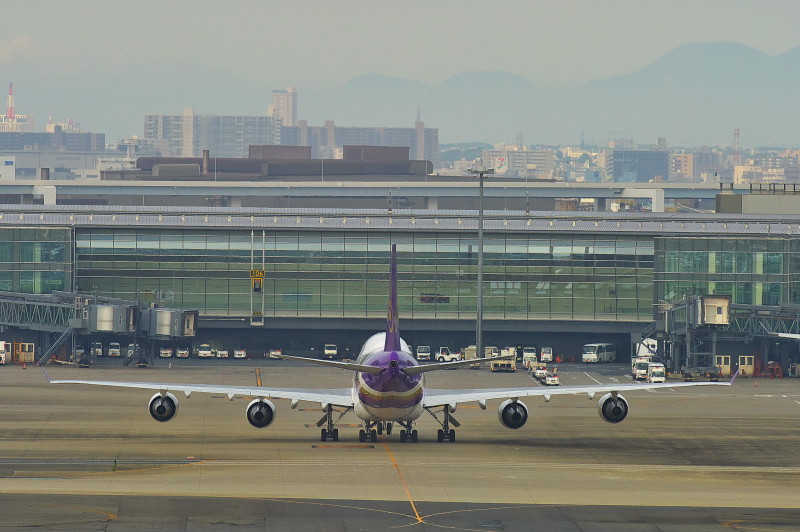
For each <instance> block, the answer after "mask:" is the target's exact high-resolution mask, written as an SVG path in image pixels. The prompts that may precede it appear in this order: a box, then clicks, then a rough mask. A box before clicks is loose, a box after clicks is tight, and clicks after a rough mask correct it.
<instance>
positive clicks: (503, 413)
mask: <svg viewBox="0 0 800 532" xmlns="http://www.w3.org/2000/svg"><path fill="white" fill-rule="evenodd" d="M497 417H498V418H499V419H500V423H502V424H503V426H504V427H506V428H507V429H518V428H520V427H521V426H522V425H524V424H525V422H526V421H528V407H527V406H525V403H523V402H522V401H512V400H511V399H506V400H505V401H503V402H502V403H500V408H499V409H498V410H497Z"/></svg>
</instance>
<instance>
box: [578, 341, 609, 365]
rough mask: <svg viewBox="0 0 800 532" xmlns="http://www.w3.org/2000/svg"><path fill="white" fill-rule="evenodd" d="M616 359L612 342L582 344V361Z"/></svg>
mask: <svg viewBox="0 0 800 532" xmlns="http://www.w3.org/2000/svg"><path fill="white" fill-rule="evenodd" d="M616 359H617V348H616V346H615V345H614V344H586V345H584V346H583V356H582V357H581V360H582V361H583V362H591V363H594V362H613V361H615V360H616Z"/></svg>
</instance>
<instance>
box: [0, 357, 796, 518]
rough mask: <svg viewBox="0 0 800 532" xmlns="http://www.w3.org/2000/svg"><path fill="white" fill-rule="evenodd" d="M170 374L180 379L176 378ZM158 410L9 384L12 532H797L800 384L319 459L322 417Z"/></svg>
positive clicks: (660, 394)
mask: <svg viewBox="0 0 800 532" xmlns="http://www.w3.org/2000/svg"><path fill="white" fill-rule="evenodd" d="M170 365H171V367H170ZM256 368H260V371H261V378H262V381H263V384H264V385H265V386H270V385H275V386H279V387H305V388H335V387H347V386H349V384H350V379H351V375H350V374H349V373H348V372H342V371H337V370H333V369H329V368H321V367H316V366H305V365H298V364H296V363H289V362H288V361H274V360H253V361H250V360H227V361H218V360H203V361H196V360H188V361H185V360H181V361H174V360H173V361H171V364H170V361H166V360H162V361H159V362H158V363H156V364H155V365H153V366H151V367H149V368H147V369H140V368H133V367H127V368H126V367H123V366H122V365H121V361H117V360H111V361H109V360H106V361H102V363H100V364H98V365H97V366H95V367H93V368H89V369H79V368H75V367H48V372H49V373H50V376H51V377H54V378H92V379H108V380H112V379H113V380H131V381H133V380H135V381H143V380H146V381H154V382H203V383H211V384H214V383H219V384H223V383H224V384H252V383H254V382H255V379H256V376H255V370H256ZM625 370H626V367H625V366H624V365H602V366H583V365H578V364H576V365H564V366H560V367H559V376H560V377H561V381H562V383H564V384H565V385H570V384H590V383H593V382H595V381H599V382H601V383H604V384H606V383H616V382H618V383H624V382H629V380H628V378H627V377H626V376H625V375H624V373H625ZM524 384H528V385H531V386H537V385H538V384H537V383H535V382H534V381H532V380H531V379H530V378H529V377H528V376H527V375H526V374H525V373H524V372H517V373H515V374H492V373H490V372H489V371H488V370H479V371H470V370H467V369H461V370H455V371H442V372H435V373H430V374H428V377H427V386H428V387H432V388H481V387H505V386H508V387H511V386H519V385H524ZM153 393H154V392H153V391H147V390H129V389H114V388H105V387H89V386H79V385H50V384H48V383H47V381H46V379H45V377H44V375H43V373H42V372H41V370H40V369H38V368H28V369H27V370H22V369H21V368H19V367H16V366H5V367H0V405H2V414H0V530H16V529H30V528H38V529H43V530H76V529H81V530H227V529H236V530H378V529H386V528H392V527H398V528H406V527H411V528H413V529H415V530H440V529H442V528H446V529H450V530H482V531H486V530H498V531H499V530H506V531H510V530H548V531H549V530H554V531H562V530H564V531H567V530H568V531H578V530H580V531H627V530H631V531H638V530H661V531H670V530H675V531H678V530H680V531H694V530H698V531H705V530H765V531H783V530H800V510H798V506H800V452H798V440H799V439H800V379H784V380H766V379H758V380H755V379H741V380H739V381H737V382H736V383H735V384H734V386H732V387H730V388H726V387H698V388H691V389H686V388H677V389H673V390H669V389H667V390H660V391H657V392H646V391H642V392H631V393H629V394H626V397H627V399H628V401H629V403H630V406H631V413H630V415H629V416H628V419H626V420H625V421H624V422H622V423H620V424H618V425H610V424H608V423H605V422H604V421H603V420H601V419H600V417H598V415H597V398H595V399H594V400H592V401H587V399H586V396H585V395H584V396H563V397H562V396H556V397H553V399H552V400H551V401H550V402H549V403H545V401H544V400H543V399H541V398H531V399H529V400H526V403H527V405H528V407H529V410H530V418H529V420H528V423H527V424H526V425H525V426H524V427H523V428H521V429H519V430H516V431H514V430H508V429H505V428H503V427H502V426H501V425H500V423H499V422H498V419H497V404H498V403H499V402H498V401H495V402H490V404H489V408H488V409H487V411H482V410H480V409H479V408H478V407H477V405H469V404H467V405H463V406H461V407H459V408H458V410H457V411H456V413H455V414H454V415H455V417H456V418H457V419H458V420H459V421H460V422H461V426H460V427H459V428H458V429H457V431H458V436H457V442H456V443H437V442H436V429H437V428H438V425H437V424H436V422H435V421H434V420H433V418H431V417H430V416H427V415H426V416H424V417H422V418H421V419H420V420H419V423H418V426H417V428H418V429H419V432H420V442H419V443H417V444H411V443H400V442H399V441H398V440H397V437H396V436H394V435H393V436H385V435H384V436H381V437H380V438H379V441H378V442H376V443H370V444H363V443H359V442H358V438H357V432H358V426H357V422H358V420H357V418H355V417H354V416H353V415H352V414H347V415H346V416H345V417H344V418H343V419H342V421H341V423H340V425H339V428H340V441H339V442H326V443H324V444H323V443H321V442H320V441H319V431H318V428H317V426H316V422H317V421H318V420H319V418H320V417H321V415H322V414H321V412H320V411H319V405H315V404H301V406H300V408H298V409H297V410H291V409H290V408H289V403H288V401H274V402H275V403H276V405H277V407H278V414H277V418H276V421H275V423H274V424H273V425H271V426H270V427H268V428H266V429H261V430H258V429H254V428H252V427H251V426H250V425H249V424H248V423H247V421H246V420H245V416H244V409H245V406H246V404H247V402H248V401H247V400H246V399H245V398H237V399H236V400H235V401H233V402H231V401H229V400H228V399H227V397H225V396H221V395H215V394H193V395H192V397H191V398H188V399H187V398H185V397H184V396H183V394H180V395H179V399H180V401H181V404H180V409H179V413H178V415H177V417H176V419H175V420H173V421H171V422H168V423H158V422H156V421H154V420H152V419H151V418H150V416H149V414H148V413H147V402H148V400H149V398H150V397H151V396H152V395H153Z"/></svg>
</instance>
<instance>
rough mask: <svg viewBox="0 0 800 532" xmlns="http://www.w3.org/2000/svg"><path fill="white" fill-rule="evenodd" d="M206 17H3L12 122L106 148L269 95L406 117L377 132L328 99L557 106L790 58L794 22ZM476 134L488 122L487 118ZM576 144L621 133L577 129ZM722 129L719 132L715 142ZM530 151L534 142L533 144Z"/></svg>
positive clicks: (418, 5) (651, 6)
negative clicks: (509, 88)
mask: <svg viewBox="0 0 800 532" xmlns="http://www.w3.org/2000/svg"><path fill="white" fill-rule="evenodd" d="M218 6H219V4H218V3H216V2H210V1H199V2H193V3H189V2H170V3H168V4H163V3H158V2H151V1H148V2H139V3H136V4H135V5H127V4H123V3H114V2H112V3H107V2H102V3H101V2H98V1H93V0H88V1H85V2H81V3H79V4H76V5H66V4H60V3H51V2H44V1H40V0H34V1H32V2H26V3H24V4H21V5H19V6H15V12H16V13H15V20H22V21H27V22H28V23H27V24H18V25H14V26H13V27H11V28H9V31H7V32H6V33H5V34H4V36H3V37H2V38H0V65H2V67H3V71H4V72H5V73H6V76H7V78H8V79H7V80H6V81H5V82H14V83H15V86H16V88H17V108H18V109H19V110H20V111H21V112H24V113H29V114H32V115H34V117H35V120H36V127H37V130H41V129H42V128H43V125H44V124H45V123H46V121H47V116H48V115H49V114H50V112H51V111H52V114H53V115H54V118H55V119H56V120H58V121H66V120H67V119H68V118H73V119H75V121H76V122H78V123H79V124H80V125H81V126H82V127H83V129H84V130H90V131H101V132H106V133H107V136H108V138H109V139H114V138H118V137H126V136H130V135H135V134H140V133H141V129H142V117H143V116H144V115H145V114H148V113H175V112H180V111H181V110H182V109H183V108H185V107H194V108H196V109H197V110H198V112H202V113H209V114H242V115H265V114H266V112H267V111H266V109H267V107H268V105H269V103H270V95H271V91H272V90H275V89H283V88H285V87H297V88H298V92H299V94H300V95H301V97H302V98H303V105H302V107H301V116H300V118H303V119H306V120H309V121H310V122H321V121H322V120H328V119H330V120H335V121H337V122H338V123H342V124H346V125H352V126H377V125H393V126H407V125H410V124H412V123H413V120H414V115H415V112H416V107H417V105H416V104H412V103H409V102H402V107H403V109H402V116H404V117H407V119H405V120H404V121H402V122H400V121H399V120H398V119H397V118H393V119H392V123H387V121H386V120H385V119H384V118H383V117H381V116H377V117H376V118H375V119H374V121H371V123H366V122H365V121H364V119H363V117H362V116H357V115H352V113H350V112H349V111H348V110H347V109H346V108H345V107H346V106H344V105H339V102H338V101H337V100H336V98H335V97H331V94H334V95H335V96H336V95H337V91H339V92H341V91H343V90H346V89H347V87H348V86H350V85H352V84H353V83H359V82H362V81H363V78H364V77H365V76H366V77H369V76H374V77H377V78H378V79H388V80H398V81H399V82H401V83H402V84H404V85H405V86H406V87H407V88H408V89H409V91H411V92H413V91H414V90H415V87H416V88H417V89H419V88H420V86H423V87H434V88H442V90H447V89H448V86H447V83H448V82H450V81H452V80H454V79H455V80H456V82H458V83H460V84H464V83H468V82H470V81H471V78H470V77H469V76H467V77H464V75H465V74H468V73H476V72H477V73H480V72H497V73H499V74H501V75H503V74H506V73H507V74H508V76H501V77H500V79H501V81H502V82H504V83H514V81H515V80H519V81H520V82H521V81H525V82H528V83H530V84H531V86H532V87H534V88H535V89H537V90H553V89H555V88H558V87H565V88H569V87H574V86H576V85H580V84H586V83H589V82H592V81H593V80H606V79H609V78H613V77H615V76H626V75H629V74H631V73H634V72H637V71H640V70H642V69H644V68H646V67H647V66H648V65H651V64H653V63H654V62H656V61H658V60H659V59H660V58H663V57H664V56H666V55H668V54H670V53H671V52H672V51H674V50H675V49H676V48H679V47H681V46H682V45H685V44H687V43H711V42H722V41H727V42H735V43H741V44H742V45H744V46H747V47H752V48H754V49H755V50H758V51H759V52H761V53H763V54H766V55H768V56H778V55H781V54H785V53H787V52H789V51H791V50H794V49H796V48H798V46H800V36H798V35H796V32H794V28H793V22H792V21H793V20H794V18H795V17H793V16H792V15H793V14H800V6H798V5H797V4H796V3H794V2H788V1H774V2H769V3H767V4H766V5H765V4H758V5H757V4H755V3H749V2H728V1H722V0H719V1H718V0H709V1H706V2H703V3H700V4H696V3H693V2H688V1H678V2H671V3H669V4H662V3H656V2H630V1H623V0H612V1H609V2H605V3H603V4H602V5H595V4H590V3H585V2H567V3H564V2H538V3H536V5H529V4H528V3H525V2H507V3H504V4H503V6H501V8H500V7H498V6H497V5H493V4H483V3H478V2H468V3H465V2H454V1H445V2H437V3H435V4H431V3H425V2H414V1H412V2H410V3H408V4H406V5H404V8H403V9H402V10H397V9H395V8H393V7H392V6H391V5H390V4H388V3H387V4H384V3H374V2H363V1H354V0H350V1H344V2H340V3H337V4H336V5H335V6H334V5H330V6H329V5H324V4H323V5H319V6H315V9H314V10H313V11H312V12H311V13H310V14H305V13H304V14H302V15H301V12H300V8H299V7H297V6H294V5H289V4H282V3H268V4H264V3H261V2H249V1H241V2H233V3H231V4H229V5H226V8H225V9H224V10H220V9H219V8H218ZM44 14H46V16H43V15H44ZM98 14H99V22H97V23H95V22H94V21H95V20H97V18H98ZM512 15H513V16H512ZM687 15H690V16H687ZM89 20H91V21H93V23H92V24H89V23H88V22H87V21H89ZM31 28H35V30H33V29H31ZM144 35H147V38H146V39H145V38H143V36H144ZM311 37H313V38H311ZM320 43H323V44H320ZM731 66H732V65H722V67H731ZM459 76H461V77H459ZM453 83H455V82H453ZM416 103H417V104H419V103H420V102H416ZM422 103H423V104H424V103H425V102H422ZM376 107H386V106H385V104H381V105H376ZM399 112H400V111H398V113H399ZM348 113H350V114H348ZM109 117H114V118H113V119H112V118H109ZM422 117H423V120H425V121H426V122H427V123H429V124H432V125H434V126H436V127H440V128H441V129H442V131H443V135H442V136H443V141H453V140H490V141H493V142H502V141H506V142H508V141H512V140H513V138H514V135H515V133H516V132H517V131H521V130H522V131H523V132H525V131H524V125H525V124H523V125H522V126H520V125H518V124H513V125H510V126H509V130H508V132H504V133H503V138H497V136H498V135H496V134H495V133H491V132H490V133H489V135H490V136H491V138H485V139H484V138H474V135H473V134H472V133H470V132H469V131H467V130H464V128H463V126H462V125H460V124H452V125H451V124H448V123H444V114H443V113H442V112H441V111H440V110H439V109H437V108H435V107H432V106H430V105H422ZM440 118H441V120H439V119H440ZM477 118H478V120H479V121H484V122H489V121H491V120H492V115H491V114H488V115H487V116H486V117H477ZM112 120H113V121H112ZM487 125H491V124H487ZM737 127H742V130H743V132H744V133H746V132H748V131H749V130H752V129H753V128H748V125H747V124H737ZM587 128H589V129H601V128H604V129H608V130H612V129H620V127H619V126H618V125H616V124H606V125H591V126H590V125H588V124H587V125H585V127H581V128H580V129H587ZM729 129H730V127H729V126H728V125H727V124H725V125H721V126H720V130H721V131H724V137H728V136H729V133H728V131H729ZM462 130H464V131H465V135H466V136H465V135H463V134H461V133H460V131H462ZM571 134H572V135H573V136H577V135H578V131H574V132H573V133H571ZM647 135H649V132H648V133H647ZM526 136H527V137H528V138H530V139H531V140H532V141H535V140H538V139H535V137H536V135H535V134H534V133H533V132H530V133H528V132H526ZM673 136H674V135H673ZM721 137H722V136H721ZM762 137H763V138H765V139H767V138H769V133H765V134H764V135H762ZM642 140H643V141H644V139H642ZM713 140H714V139H710V140H709V141H708V142H712V141H713ZM553 142H558V139H554V140H553Z"/></svg>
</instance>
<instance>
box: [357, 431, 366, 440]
mask: <svg viewBox="0 0 800 532" xmlns="http://www.w3.org/2000/svg"><path fill="white" fill-rule="evenodd" d="M366 440H367V433H366V432H364V430H363V429H361V430H359V431H358V441H360V442H363V441H366Z"/></svg>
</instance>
